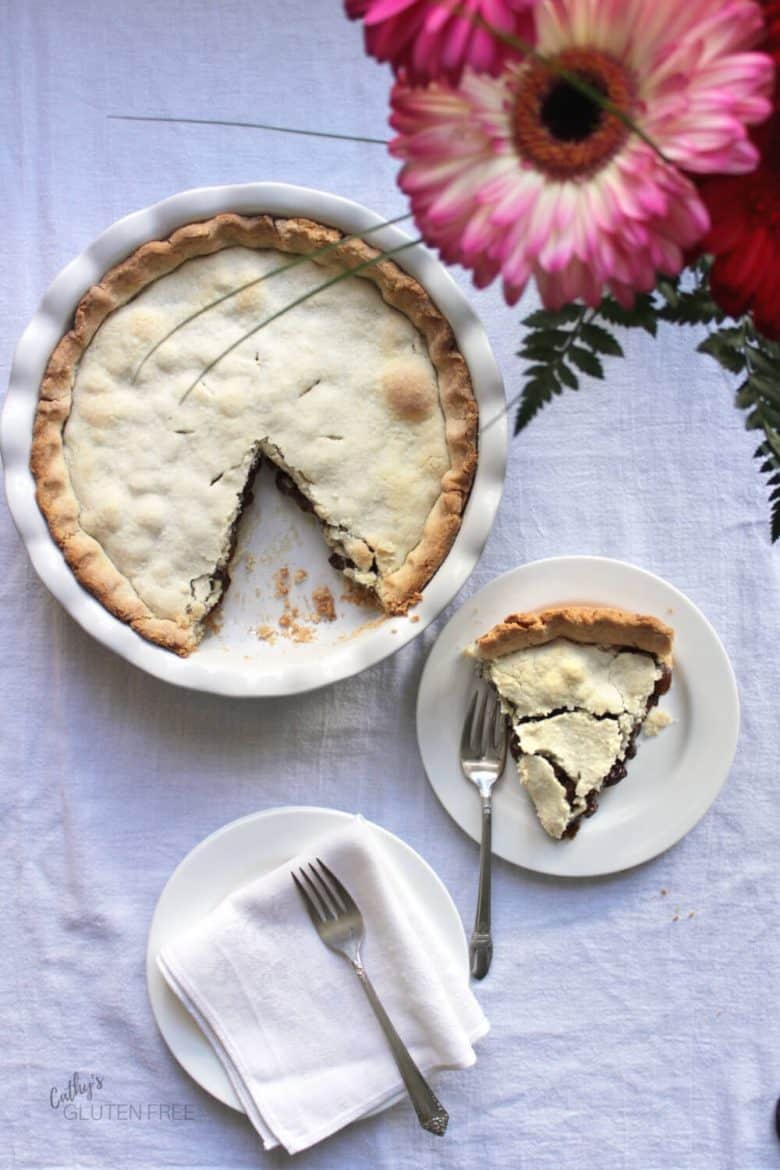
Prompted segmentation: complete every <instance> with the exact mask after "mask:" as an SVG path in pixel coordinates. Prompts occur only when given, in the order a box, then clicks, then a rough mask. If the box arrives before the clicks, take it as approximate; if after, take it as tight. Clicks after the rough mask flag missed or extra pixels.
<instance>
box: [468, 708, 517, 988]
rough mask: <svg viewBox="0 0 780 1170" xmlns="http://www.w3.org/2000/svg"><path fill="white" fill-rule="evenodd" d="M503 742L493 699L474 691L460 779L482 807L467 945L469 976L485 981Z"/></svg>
mask: <svg viewBox="0 0 780 1170" xmlns="http://www.w3.org/2000/svg"><path fill="white" fill-rule="evenodd" d="M507 739H508V735H507V728H506V721H505V719H504V715H503V712H502V710H501V705H500V703H499V701H498V697H497V695H495V694H494V693H493V692H492V691H488V690H487V689H486V688H478V689H477V690H476V691H475V692H474V698H473V699H472V700H471V705H470V706H469V710H468V714H467V715H466V719H465V722H464V724H463V734H462V736H461V740H460V766H461V768H462V769H463V775H464V776H465V777H466V779H467V780H470V781H471V783H472V784H474V785H475V786H476V788H477V789H478V790H479V797H480V801H481V804H482V838H481V844H480V849H479V891H478V894H477V913H476V916H475V919H474V930H473V931H472V934H471V942H470V944H469V955H470V958H471V974H472V975H473V976H474V978H475V979H484V978H485V976H486V975H487V973H488V971H489V970H490V964H491V961H492V959H493V935H492V930H491V914H490V892H491V891H490V886H491V862H492V859H493V787H494V785H495V783H496V781H497V780H498V779H499V778H500V777H501V774H502V773H503V771H504V765H505V763H506V746H507Z"/></svg>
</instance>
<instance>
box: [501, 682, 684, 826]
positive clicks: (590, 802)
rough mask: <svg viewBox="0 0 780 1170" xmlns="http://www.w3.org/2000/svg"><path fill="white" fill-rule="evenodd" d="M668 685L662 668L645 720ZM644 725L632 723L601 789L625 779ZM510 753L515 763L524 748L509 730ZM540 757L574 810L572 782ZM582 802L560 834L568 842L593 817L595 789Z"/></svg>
mask: <svg viewBox="0 0 780 1170" xmlns="http://www.w3.org/2000/svg"><path fill="white" fill-rule="evenodd" d="M671 684H672V672H671V671H670V670H669V668H668V667H667V666H664V667H663V668H662V674H661V677H660V678H659V679H658V680H657V682H656V684H655V687H654V688H653V693H652V694H651V696H650V698H649V699H648V700H647V711H646V712H645V718H646V717H647V713H648V712H649V711H650V710H651V709H652V708H653V707H655V706H656V705H657V703H658V700H659V699H660V697H661V695H665V694H666V692H667V691H668V690H669V687H670V686H671ZM568 709H569V708H566V707H561V708H560V709H559V710H556V711H551V712H550V714H549V715H548V716H546V717H545V718H548V719H550V718H552V716H553V715H560V714H563V713H564V712H565V711H566V710H568ZM596 718H611V716H601V717H600V716H596ZM532 719H533V716H529V717H528V719H523V720H521V721H520V722H523V723H528V722H530V721H531V720H532ZM506 720H507V723H508V725H509V727H510V730H511V727H512V720H511V718H510V717H509V716H508V715H507V716H506ZM643 722H644V718H643V719H637V721H636V723H635V724H634V727H633V729H632V731H631V735H630V737H629V740H628V743H627V745H626V750H625V751H624V753H623V755H622V757H621V759H619V760H616V761H615V763H614V764H613V765H612V767H611V768H610V770H609V771H608V772H607V774H606V776H605V777H604V780H603V781H602V787H603V788H612V787H613V786H614V785H615V784H619V783H620V781H621V780H622V779H623V778H624V777H625V775H626V766H625V763H624V761H625V760H633V758H634V756H635V755H636V752H637V736H638V735H639V732H640V729H641V727H642V723H643ZM509 750H510V752H511V753H512V755H513V757H514V759H515V760H519V759H520V757H521V756H522V754H523V749H522V748H521V746H520V740H519V738H518V737H517V735H516V734H515V733H514V731H511V734H510V737H509ZM540 754H542V753H540ZM543 758H544V759H546V760H547V763H548V764H549V765H550V767H551V768H552V770H553V772H554V773H555V779H556V780H557V781H558V783H559V784H560V785H561V787H562V788H563V789H564V791H565V793H566V800H567V801H568V803H569V807H570V808H573V807H574V800H575V797H576V794H577V792H576V785H575V782H574V781H573V780H572V778H571V776H569V775H567V773H566V772H564V770H563V768H561V766H560V764H558V763H556V761H555V760H554V759H551V757H550V756H547V755H545V756H544V757H543ZM585 803H586V807H585V809H584V811H583V812H581V813H579V814H578V815H577V816H576V817H574V818H573V819H572V820H571V821H570V822H569V824H568V825H567V826H566V829H565V830H564V833H563V836H564V837H566V838H569V839H571V838H572V837H576V835H577V831H578V829H579V827H580V821H581V820H582V819H583V817H592V816H593V814H594V812H595V811H596V809H597V808H598V793H597V792H596V790H595V789H591V791H590V792H589V793H588V794H587V796H586V797H585Z"/></svg>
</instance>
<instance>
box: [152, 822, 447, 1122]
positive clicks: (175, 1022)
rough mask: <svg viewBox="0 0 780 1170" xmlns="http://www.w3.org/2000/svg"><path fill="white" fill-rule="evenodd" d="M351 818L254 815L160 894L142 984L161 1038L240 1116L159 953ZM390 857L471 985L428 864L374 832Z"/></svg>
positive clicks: (198, 853)
mask: <svg viewBox="0 0 780 1170" xmlns="http://www.w3.org/2000/svg"><path fill="white" fill-rule="evenodd" d="M350 817H351V814H350V813H345V812H340V811H339V810H337V809H332V808H309V807H304V806H300V807H286V808H274V809H269V810H267V811H265V812H258V813H252V814H251V815H250V816H247V817H242V818H241V819H240V820H237V821H232V822H231V823H230V824H228V825H225V826H224V827H223V828H221V829H218V830H217V831H216V833H212V834H211V836H210V837H206V839H205V840H204V841H201V842H200V844H199V845H196V846H195V848H194V849H193V850H192V852H191V853H188V854H187V856H186V857H185V858H184V860H183V861H182V862H181V863H180V864H179V865H178V866H177V868H176V869H175V870H174V872H173V874H172V875H171V877H170V878H169V879H168V882H167V884H166V886H165V889H164V890H163V892H162V894H161V895H160V898H159V901H158V903H157V907H156V909H155V911H154V916H153V918H152V925H151V927H150V930H149V941H148V945H147V952H146V985H147V989H148V991H149V998H150V1000H151V1003H152V1011H153V1012H154V1017H155V1019H156V1021H157V1025H158V1027H159V1029H160V1031H161V1032H162V1035H163V1039H164V1040H165V1042H166V1044H167V1045H168V1047H169V1048H170V1050H171V1052H172V1053H173V1055H174V1056H175V1057H176V1059H177V1060H178V1062H179V1064H180V1065H181V1066H182V1068H183V1069H185V1070H186V1071H187V1072H188V1073H189V1074H190V1076H191V1077H192V1078H193V1080H195V1081H197V1082H198V1084H199V1085H200V1086H201V1088H203V1089H205V1090H206V1092H207V1093H211V1095H212V1096H213V1097H216V1098H217V1099H218V1100H219V1101H222V1102H224V1104H225V1105H230V1106H231V1108H233V1109H237V1110H239V1112H243V1109H242V1107H241V1105H240V1103H239V1101H238V1098H237V1097H236V1095H235V1093H234V1091H233V1087H232V1085H231V1084H230V1081H229V1080H228V1078H227V1075H226V1073H225V1071H224V1069H223V1067H222V1065H221V1064H220V1062H219V1059H218V1057H217V1056H216V1055H215V1053H214V1050H213V1048H212V1047H211V1045H210V1044H209V1042H208V1040H207V1039H206V1037H205V1036H204V1035H203V1033H202V1032H201V1030H200V1028H199V1027H198V1026H197V1024H196V1023H195V1021H194V1020H193V1019H192V1017H191V1016H190V1014H189V1013H188V1012H187V1011H186V1009H185V1008H184V1007H183V1006H182V1005H181V1003H180V1002H179V1000H178V999H177V998H176V996H175V995H174V994H173V992H172V991H171V990H170V988H169V987H168V985H167V983H166V982H165V980H164V979H163V977H162V975H161V974H160V972H159V970H158V967H157V955H158V954H159V953H160V951H161V950H162V948H163V947H164V946H165V945H166V944H167V943H168V942H170V941H172V940H173V939H174V938H175V937H176V935H178V934H181V933H182V932H183V931H185V930H187V929H188V928H189V927H190V926H194V925H195V923H197V922H199V921H200V920H201V919H202V918H205V916H206V915H207V914H209V913H210V912H211V911H212V910H213V909H214V907H215V906H217V905H219V903H220V902H221V901H223V899H225V898H226V897H228V896H229V895H230V894H232V893H233V891H234V890H236V889H238V888H239V887H240V886H242V885H245V884H246V883H247V882H249V881H252V880H253V879H254V878H258V877H261V876H262V875H263V874H264V873H270V871H271V870H273V869H276V868H277V866H279V865H282V864H283V863H284V862H285V861H287V860H289V858H291V857H294V856H295V855H296V854H297V853H300V852H301V851H302V850H304V849H306V847H307V846H308V845H309V844H310V843H312V842H314V841H315V840H316V839H317V838H318V837H321V836H322V835H323V834H324V833H329V832H332V830H333V829H335V828H337V827H338V825H339V824H341V823H343V822H344V821H348V820H349V819H350ZM374 827H375V828H376V829H378V831H379V832H380V833H381V835H382V841H383V843H384V845H385V847H386V848H387V851H388V853H389V854H390V856H391V857H392V859H393V861H394V862H395V863H396V865H398V867H399V869H400V870H401V871H402V872H403V873H404V875H405V876H406V878H407V879H408V880H409V881H410V882H411V883H413V884H414V888H415V889H416V891H417V893H418V895H419V901H420V905H421V906H422V907H424V908H425V909H426V910H427V912H428V914H429V915H430V919H431V922H435V923H436V929H437V930H438V931H439V932H440V934H441V938H442V941H443V942H444V944H445V945H446V946H449V947H451V948H452V953H453V955H454V956H455V959H456V961H457V962H459V963H460V964H461V966H462V968H463V982H464V985H466V984H468V980H469V959H468V945H467V943H466V936H465V934H464V933H463V926H462V924H461V920H460V916H459V914H458V911H457V910H456V908H455V904H454V902H453V901H452V898H451V897H450V895H449V894H448V893H447V890H446V888H445V886H444V885H443V883H442V881H441V879H440V878H439V877H438V876H437V875H436V874H435V873H434V871H433V870H432V869H431V867H430V866H429V865H428V863H427V862H426V861H423V859H422V857H420V855H419V854H418V853H415V851H414V850H413V849H412V848H411V846H409V845H407V844H405V842H403V841H401V840H400V838H398V837H395V836H394V835H393V834H392V833H390V832H388V831H387V829H382V828H381V827H380V826H378V825H375V826H374Z"/></svg>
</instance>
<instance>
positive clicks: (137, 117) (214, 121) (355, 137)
mask: <svg viewBox="0 0 780 1170" xmlns="http://www.w3.org/2000/svg"><path fill="white" fill-rule="evenodd" d="M106 117H107V118H108V119H109V121H111V122H170V123H174V124H177V123H178V124H180V125H182V126H238V127H240V128H241V129H244V130H271V131H273V132H274V133H275V134H303V135H305V137H306V138H335V139H336V140H337V141H339V142H368V143H370V144H371V145H372V146H387V145H388V139H387V138H368V137H364V136H363V135H361V134H337V133H335V132H331V131H329V130H304V129H302V128H301V127H299V126H272V125H270V124H269V123H268V122H232V121H229V120H227V119H224V120H223V119H221V118H168V117H163V116H162V115H154V114H106Z"/></svg>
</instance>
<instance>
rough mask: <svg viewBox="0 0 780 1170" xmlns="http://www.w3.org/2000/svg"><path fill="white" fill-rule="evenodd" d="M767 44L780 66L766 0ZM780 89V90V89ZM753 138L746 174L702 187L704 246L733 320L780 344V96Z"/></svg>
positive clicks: (779, 22)
mask: <svg viewBox="0 0 780 1170" xmlns="http://www.w3.org/2000/svg"><path fill="white" fill-rule="evenodd" d="M764 15H765V18H766V22H767V39H766V42H765V44H764V45H762V46H761V47H762V48H763V50H764V51H765V52H767V53H769V55H770V56H771V57H772V58H773V59H774V62H775V65H776V66H778V67H780V0H765V2H764ZM778 89H780V87H778ZM750 137H751V139H752V141H753V143H754V144H755V146H757V147H758V149H759V151H760V152H761V162H760V163H759V166H758V169H757V170H755V171H753V172H752V173H751V174H748V175H739V176H737V175H716V176H713V177H712V178H706V179H703V180H702V181H701V182H700V190H701V195H702V198H703V200H704V202H705V204H706V206H707V210H708V211H709V214H710V221H711V222H710V230H709V232H708V233H707V235H706V236H705V237H704V239H703V240H702V242H701V250H702V251H703V252H711V253H712V254H713V255H714V256H715V262H714V264H713V267H712V272H711V276H710V287H711V290H712V295H713V297H714V298H715V300H716V301H717V303H718V304H719V305H720V306H721V308H722V309H725V311H726V312H727V313H728V314H729V316H731V317H741V316H743V314H745V313H747V312H750V313H752V316H753V320H754V322H755V325H756V328H757V329H758V330H759V331H760V332H761V333H763V334H764V336H765V337H770V338H773V339H775V340H780V93H778V92H777V90H776V92H775V110H774V113H773V114H772V116H771V118H770V119H769V121H768V122H765V123H764V124H763V125H762V126H758V127H755V128H753V130H752V131H751V134H750Z"/></svg>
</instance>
